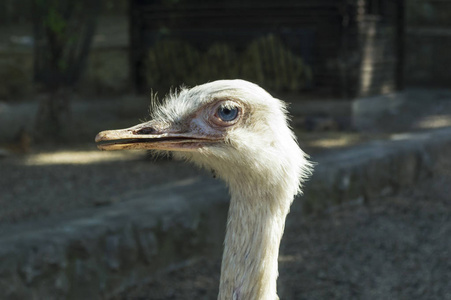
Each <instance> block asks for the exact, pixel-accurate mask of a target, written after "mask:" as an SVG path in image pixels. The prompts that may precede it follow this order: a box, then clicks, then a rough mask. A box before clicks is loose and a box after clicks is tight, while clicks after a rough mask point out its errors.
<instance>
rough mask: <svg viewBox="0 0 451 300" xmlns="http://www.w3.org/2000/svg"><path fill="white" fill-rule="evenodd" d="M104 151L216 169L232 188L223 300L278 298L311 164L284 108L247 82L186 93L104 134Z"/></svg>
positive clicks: (218, 83)
mask: <svg viewBox="0 0 451 300" xmlns="http://www.w3.org/2000/svg"><path fill="white" fill-rule="evenodd" d="M96 141H97V142H99V145H98V147H99V149H101V150H118V149H154V150H157V151H171V152H173V154H174V157H177V158H181V159H185V160H188V161H192V162H194V163H195V164H197V165H199V166H201V167H204V168H207V169H211V170H214V172H215V174H216V175H217V176H218V177H220V178H222V179H223V180H224V181H225V182H226V183H227V185H228V186H229V190H230V194H231V201H230V208H229V214H228V220H227V231H226V237H225V241H224V253H223V258H222V266H221V279H220V286H219V295H218V299H220V300H232V299H241V300H253V299H255V300H266V299H271V300H274V299H278V297H277V291H276V281H277V276H278V263H277V258H278V255H279V246H280V240H281V238H282V234H283V230H284V225H285V218H286V216H287V214H288V212H289V208H290V205H291V203H292V201H293V198H294V196H295V195H296V194H298V193H299V192H300V188H301V183H302V182H303V180H304V179H305V178H306V177H308V175H309V174H310V173H311V164H310V163H309V162H308V160H307V158H306V155H305V153H304V152H303V151H302V150H301V149H300V148H299V146H298V144H297V142H296V139H295V136H294V134H293V132H292V131H291V130H290V128H289V126H288V124H287V116H286V108H285V104H284V102H282V101H280V100H278V99H275V98H273V97H272V96H271V95H270V94H268V93H267V92H266V91H265V90H263V89H262V88H260V87H259V86H257V85H255V84H253V83H250V82H247V81H244V80H219V81H214V82H211V83H207V84H203V85H199V86H196V87H194V88H192V89H183V90H181V91H180V93H179V94H177V95H171V96H169V97H167V99H166V100H165V101H164V103H163V104H162V105H159V106H157V107H156V109H154V111H153V112H152V120H151V121H148V122H145V123H142V124H139V125H136V126H134V127H131V128H127V129H121V130H108V131H103V132H100V133H99V134H98V135H97V137H96Z"/></svg>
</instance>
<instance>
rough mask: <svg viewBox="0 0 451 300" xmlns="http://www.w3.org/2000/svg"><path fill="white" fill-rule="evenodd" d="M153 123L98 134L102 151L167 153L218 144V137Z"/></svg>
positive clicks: (97, 137) (96, 139) (98, 145)
mask: <svg viewBox="0 0 451 300" xmlns="http://www.w3.org/2000/svg"><path fill="white" fill-rule="evenodd" d="M157 128H158V126H156V125H155V124H154V123H153V122H146V123H142V124H139V125H136V126H133V127H130V128H125V129H117V130H106V131H102V132H100V133H98V134H97V136H96V138H95V141H96V143H97V148H99V149H100V150H124V149H131V150H133V149H155V150H167V151H195V150H196V149H199V148H201V147H203V146H204V145H205V144H207V143H217V142H219V141H220V140H221V139H220V138H218V137H212V136H206V135H203V134H199V133H193V132H186V130H183V129H174V128H167V129H164V130H163V129H161V130H160V129H157Z"/></svg>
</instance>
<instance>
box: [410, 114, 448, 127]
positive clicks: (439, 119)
mask: <svg viewBox="0 0 451 300" xmlns="http://www.w3.org/2000/svg"><path fill="white" fill-rule="evenodd" d="M448 126H451V114H449V115H432V116H427V117H425V118H423V119H421V120H419V121H418V122H417V123H416V126H415V127H416V128H419V129H434V128H442V127H448Z"/></svg>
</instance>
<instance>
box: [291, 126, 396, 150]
mask: <svg viewBox="0 0 451 300" xmlns="http://www.w3.org/2000/svg"><path fill="white" fill-rule="evenodd" d="M295 132H296V135H297V137H298V140H299V142H300V144H301V147H302V148H303V149H304V150H306V151H307V152H308V150H309V149H310V150H312V151H314V152H318V151H323V150H327V149H339V148H344V147H351V146H355V145H359V144H362V143H364V142H367V141H370V140H375V139H384V138H387V137H388V136H389V135H388V134H383V133H377V134H376V133H373V134H368V133H359V132H335V131H330V132H304V131H301V130H296V129H295Z"/></svg>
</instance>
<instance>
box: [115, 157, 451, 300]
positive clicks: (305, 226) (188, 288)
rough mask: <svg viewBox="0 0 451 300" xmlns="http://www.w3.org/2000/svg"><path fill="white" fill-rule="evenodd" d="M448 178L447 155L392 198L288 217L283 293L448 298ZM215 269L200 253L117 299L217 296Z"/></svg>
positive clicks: (450, 189) (281, 269) (324, 296)
mask: <svg viewBox="0 0 451 300" xmlns="http://www.w3.org/2000/svg"><path fill="white" fill-rule="evenodd" d="M450 182H451V158H446V159H445V161H442V162H441V165H440V167H439V169H438V171H437V173H436V174H435V175H434V177H433V178H429V179H427V180H425V181H423V182H422V183H420V184H419V185H417V186H414V187H411V188H409V189H405V190H402V191H399V192H398V193H396V195H394V196H387V197H382V198H379V199H372V200H370V201H369V202H368V203H365V204H362V205H356V206H344V207H338V208H335V209H333V210H331V211H329V212H325V213H323V214H321V215H317V216H311V217H308V218H304V219H302V220H294V219H289V220H290V221H289V226H288V227H287V228H286V231H285V235H284V238H283V242H282V247H281V255H280V259H279V262H280V266H279V273H280V278H279V281H278V286H279V287H278V290H279V296H280V298H281V299H347V300H348V299H422V300H427V299H437V300H443V299H451V286H450V282H451V239H450V236H451V198H450V196H449V195H450V194H451V185H450ZM289 218H290V217H289ZM219 270H220V260H219V258H215V259H209V258H203V259H201V260H199V261H196V262H194V263H193V264H191V265H189V266H186V267H184V268H181V269H178V270H174V271H172V272H169V273H166V274H160V276H158V278H154V279H153V280H152V281H151V282H150V283H149V284H146V285H143V286H140V287H138V288H135V289H133V290H130V291H128V292H126V293H124V294H123V295H120V296H118V297H117V299H159V300H169V299H215V297H216V295H217V292H218V281H219Z"/></svg>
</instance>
